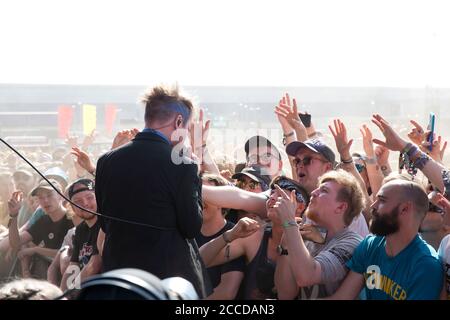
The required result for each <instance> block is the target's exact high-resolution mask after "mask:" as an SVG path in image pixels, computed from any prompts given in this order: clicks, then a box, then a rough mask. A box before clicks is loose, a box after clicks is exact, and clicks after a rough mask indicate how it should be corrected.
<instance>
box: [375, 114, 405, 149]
mask: <svg viewBox="0 0 450 320" xmlns="http://www.w3.org/2000/svg"><path fill="white" fill-rule="evenodd" d="M372 122H373V123H374V124H375V125H376V126H377V127H378V128H379V129H380V131H381V133H382V134H383V136H384V137H385V139H386V141H381V140H379V139H373V142H374V143H376V144H379V145H381V146H383V147H385V148H388V149H389V150H392V151H402V150H403V149H404V148H405V147H406V145H407V142H406V141H405V140H404V139H402V138H401V137H400V136H399V135H398V134H397V133H396V132H395V131H394V129H393V128H392V126H391V125H390V124H389V122H387V121H386V120H385V119H384V118H383V117H382V116H380V115H379V114H374V115H373V116H372Z"/></svg>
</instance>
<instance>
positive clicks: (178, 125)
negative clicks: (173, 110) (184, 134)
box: [175, 115, 183, 129]
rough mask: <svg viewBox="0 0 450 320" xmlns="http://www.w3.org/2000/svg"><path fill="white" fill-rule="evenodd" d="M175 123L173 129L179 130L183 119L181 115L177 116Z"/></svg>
mask: <svg viewBox="0 0 450 320" xmlns="http://www.w3.org/2000/svg"><path fill="white" fill-rule="evenodd" d="M175 123H176V124H175V128H176V129H178V128H180V127H181V125H182V124H183V117H182V116H181V115H178V116H177V120H176V122H175Z"/></svg>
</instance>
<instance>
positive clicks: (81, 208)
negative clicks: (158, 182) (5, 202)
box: [0, 138, 176, 231]
mask: <svg viewBox="0 0 450 320" xmlns="http://www.w3.org/2000/svg"><path fill="white" fill-rule="evenodd" d="M0 141H1V142H3V143H4V144H5V145H6V146H7V147H8V148H9V149H11V150H12V151H13V152H14V153H16V154H17V155H18V156H19V157H20V158H21V159H22V160H23V161H25V162H26V163H27V164H28V165H29V166H30V167H31V168H33V170H34V171H36V172H37V173H38V174H39V175H40V176H41V177H42V178H43V179H44V180H45V181H46V182H47V183H48V184H49V185H50V186H51V187H52V188H53V190H55V191H56V192H57V193H58V194H59V195H60V196H61V197H62V198H63V199H65V200H66V201H67V202H69V203H70V204H71V205H73V206H75V207H77V208H78V209H80V210H83V211H86V212H88V213H90V214H93V215H96V216H97V217H102V218H105V219H110V220H114V221H117V222H123V223H128V224H133V225H137V226H141V227H147V228H152V229H157V230H162V231H168V230H176V228H165V227H158V226H154V225H151V224H146V223H142V222H137V221H131V220H126V219H121V218H117V217H111V216H106V215H104V214H101V213H99V212H94V211H91V210H89V209H86V208H83V207H80V206H79V205H77V204H76V203H74V202H72V201H71V200H70V199H69V198H67V197H66V195H65V194H63V193H62V192H61V191H59V190H58V188H56V187H55V186H54V185H53V184H52V183H51V182H50V181H49V180H48V179H47V177H45V176H44V175H43V174H42V173H41V172H40V171H39V169H37V168H36V167H35V166H34V165H33V164H32V163H31V162H30V161H28V159H26V158H25V157H24V156H23V155H22V154H21V153H20V152H19V151H17V150H16V149H15V148H14V147H13V146H11V145H10V144H9V143H8V142H6V141H5V140H3V139H2V138H0Z"/></svg>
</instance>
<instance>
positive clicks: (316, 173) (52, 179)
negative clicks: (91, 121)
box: [0, 86, 450, 300]
mask: <svg viewBox="0 0 450 320" xmlns="http://www.w3.org/2000/svg"><path fill="white" fill-rule="evenodd" d="M143 103H144V104H145V119H144V122H145V125H144V129H143V130H138V129H130V130H123V131H120V132H118V133H117V135H116V137H115V138H114V141H113V143H112V146H111V149H110V150H104V152H100V153H97V154H92V153H91V152H90V145H91V144H92V141H93V139H94V137H93V135H90V136H87V137H86V138H85V140H84V141H83V142H82V143H81V144H80V145H77V143H76V142H74V141H73V139H69V140H68V145H67V146H65V147H61V146H60V147H58V148H55V150H53V152H49V153H44V152H42V151H36V150H33V151H30V152H27V153H26V154H25V156H26V157H27V158H28V159H30V160H31V162H33V163H34V164H36V165H37V167H38V168H39V169H40V170H41V171H42V172H43V175H44V176H45V178H46V179H43V178H42V177H41V176H39V175H37V174H36V173H35V172H33V171H32V170H31V168H29V167H27V166H26V165H24V164H22V163H21V162H20V160H18V158H17V157H16V156H15V155H14V154H13V153H12V152H5V153H2V154H1V155H0V165H1V167H0V224H1V225H0V228H1V229H0V277H1V278H2V279H3V281H4V282H5V284H4V285H3V286H2V287H0V299H52V298H55V297H57V296H58V295H60V294H62V293H63V292H65V291H67V290H71V289H73V288H79V287H80V284H82V283H83V282H84V281H85V280H86V279H88V278H89V277H93V276H95V275H99V274H101V273H104V272H108V271H111V270H118V269H125V268H136V269H140V270H144V271H147V272H149V273H151V274H153V275H155V276H156V277H158V278H160V279H164V278H168V277H182V278H184V279H186V280H188V281H190V282H191V283H192V285H193V287H194V288H195V290H196V292H197V294H198V296H199V298H201V299H211V300H218V299H220V300H234V299H237V300H240V299H248V300H259V299H287V300H293V299H352V300H353V299H362V300H366V299H367V300H372V299H381V300H410V299H424V300H437V299H450V235H449V234H450V218H449V217H450V173H449V172H450V171H449V169H447V168H446V167H445V166H444V165H443V159H444V156H445V150H446V145H447V143H446V142H444V141H443V139H442V138H441V137H440V136H439V135H438V134H436V133H431V132H429V131H427V130H426V129H424V127H422V126H421V125H420V124H419V123H418V122H416V121H411V130H410V132H409V133H408V135H407V137H401V136H400V135H399V134H398V133H397V132H396V131H395V130H394V129H393V126H392V125H391V124H390V123H389V122H388V118H389V115H383V116H382V115H379V114H374V115H373V116H372V118H371V119H370V120H371V122H372V123H373V125H374V126H375V128H376V129H377V130H379V133H380V134H381V135H382V136H383V139H381V140H380V139H374V138H373V134H372V131H371V129H370V127H369V126H368V125H365V124H361V130H360V131H361V138H362V141H363V149H364V150H363V151H358V150H352V144H353V141H354V140H355V139H357V138H360V137H349V136H348V133H347V127H346V124H345V123H344V122H345V118H344V117H343V118H341V119H336V120H334V121H333V123H332V124H330V125H329V132H330V133H331V135H332V137H333V139H334V142H335V146H334V147H332V146H330V145H328V144H327V143H326V142H325V140H324V139H323V135H324V133H323V132H318V131H317V130H316V129H315V125H317V123H314V114H308V113H306V112H304V111H302V110H298V108H297V103H296V100H295V99H291V97H290V96H289V95H288V94H286V95H285V96H283V97H281V99H280V100H279V102H278V103H277V104H276V106H275V108H274V110H273V111H274V114H275V117H276V119H277V121H278V122H279V124H280V129H281V130H282V131H283V137H284V138H283V141H280V142H276V143H274V142H273V141H270V140H269V139H268V138H267V137H264V136H259V135H256V136H253V137H250V138H249V139H248V140H247V141H246V143H245V144H244V145H243V146H242V149H243V150H244V151H245V155H246V160H245V162H243V163H238V164H230V163H226V164H223V163H217V162H216V161H215V159H214V156H213V155H214V153H213V150H209V144H208V131H209V127H210V124H211V123H210V121H204V119H203V112H202V110H197V109H196V108H195V106H194V105H193V103H192V101H191V100H190V99H189V98H188V97H187V96H185V95H183V94H182V93H181V92H180V90H179V88H178V87H176V86H175V87H167V86H156V87H153V88H151V89H150V90H149V91H148V92H147V93H146V95H145V96H144V98H143ZM197 111H198V112H197ZM212 125H214V124H213V123H212ZM321 125H323V124H321ZM347 125H349V124H347ZM352 125H355V124H352ZM431 141H432V142H431ZM333 149H334V150H336V151H337V152H334V151H333ZM282 153H286V155H287V158H286V157H285V156H284V154H283V156H282ZM390 155H392V156H395V157H396V156H399V159H400V161H399V166H398V168H397V167H395V168H392V167H391V162H390V161H389V159H390ZM283 159H289V161H288V162H289V163H285V162H283ZM63 195H64V196H65V198H64V197H63ZM98 213H99V214H98ZM12 279H14V280H13V281H11V280H12ZM46 285H47V287H46ZM68 297H69V298H70V295H68Z"/></svg>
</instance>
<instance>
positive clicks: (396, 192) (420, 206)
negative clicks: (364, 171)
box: [382, 179, 429, 219]
mask: <svg viewBox="0 0 450 320" xmlns="http://www.w3.org/2000/svg"><path fill="white" fill-rule="evenodd" d="M382 189H383V191H384V192H383V194H385V195H386V197H389V198H394V199H397V200H398V202H399V204H400V203H403V202H411V203H412V204H413V205H414V208H415V211H416V215H417V217H418V218H419V219H422V218H423V217H424V216H425V215H426V213H427V211H428V207H429V205H428V196H427V193H426V192H425V189H424V188H423V187H422V186H421V185H420V184H418V183H416V182H413V181H406V180H398V179H396V180H392V181H390V182H388V183H386V184H385V185H384V186H383V187H382Z"/></svg>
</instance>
